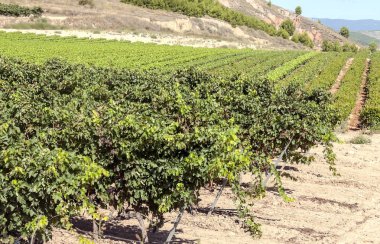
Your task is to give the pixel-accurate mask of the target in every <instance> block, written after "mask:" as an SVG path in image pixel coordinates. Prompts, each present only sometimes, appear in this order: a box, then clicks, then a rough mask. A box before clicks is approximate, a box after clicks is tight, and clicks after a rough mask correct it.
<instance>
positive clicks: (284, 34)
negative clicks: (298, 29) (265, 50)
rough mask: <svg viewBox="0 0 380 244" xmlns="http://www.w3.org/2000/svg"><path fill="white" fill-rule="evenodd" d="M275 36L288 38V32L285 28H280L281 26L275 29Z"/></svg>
mask: <svg viewBox="0 0 380 244" xmlns="http://www.w3.org/2000/svg"><path fill="white" fill-rule="evenodd" d="M277 36H280V37H282V38H284V39H287V40H288V39H289V38H290V35H289V33H288V32H287V31H286V30H285V29H282V28H280V29H279V30H278V31H277Z"/></svg>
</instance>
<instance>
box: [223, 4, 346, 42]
mask: <svg viewBox="0 0 380 244" xmlns="http://www.w3.org/2000/svg"><path fill="white" fill-rule="evenodd" d="M219 2H221V3H222V4H223V5H225V6H227V7H230V8H233V9H236V10H238V11H241V12H243V13H246V14H248V15H253V16H257V17H258V18H260V19H262V20H264V21H265V22H267V23H271V24H273V25H275V26H276V27H278V26H280V24H281V23H282V22H283V21H284V20H285V19H286V18H290V19H292V20H294V22H295V23H296V31H298V32H307V33H308V34H309V36H310V37H311V38H312V40H313V41H314V43H315V44H316V45H317V46H320V45H321V44H322V41H323V40H332V41H339V42H347V39H346V38H344V37H342V36H341V35H339V34H338V33H336V32H334V31H333V30H331V29H330V28H328V27H326V26H324V25H322V24H319V23H318V22H316V21H314V20H311V19H309V18H305V17H303V16H296V14H295V13H293V12H291V11H289V10H286V9H284V8H281V7H279V6H275V5H273V4H272V5H271V6H268V4H267V2H266V1H264V0H239V1H234V0H219Z"/></svg>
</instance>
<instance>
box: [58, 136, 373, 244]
mask: <svg viewBox="0 0 380 244" xmlns="http://www.w3.org/2000/svg"><path fill="white" fill-rule="evenodd" d="M359 133H360V132H347V133H344V134H340V135H339V138H340V140H341V142H340V143H336V144H335V151H336V153H337V167H338V170H339V173H340V174H341V176H338V177H334V176H332V174H331V172H330V171H329V170H328V165H327V164H326V163H324V161H323V157H322V149H321V148H317V149H315V150H313V151H312V153H313V154H314V155H315V157H316V162H315V163H313V164H312V165H310V166H305V165H287V167H285V170H286V172H287V173H290V174H291V175H292V176H293V177H294V178H295V179H296V181H293V180H290V179H285V180H284V182H283V183H284V186H285V189H286V192H287V193H288V194H289V196H291V197H293V198H295V201H294V202H292V203H285V202H284V201H283V200H282V199H281V198H280V197H279V196H278V194H277V192H276V191H275V189H273V188H271V187H270V185H269V188H268V189H269V191H268V193H267V196H266V197H265V198H264V199H262V200H256V201H255V204H254V206H253V208H252V209H253V211H254V213H255V215H256V220H257V222H259V223H260V224H261V225H262V231H263V236H262V238H261V239H253V238H252V237H251V236H250V235H249V234H248V233H246V232H244V230H243V229H241V228H240V225H239V221H238V218H237V217H236V211H235V207H234V204H233V197H232V193H231V191H230V190H229V189H226V190H225V191H224V193H223V195H222V197H221V199H220V201H219V203H218V205H217V207H218V208H217V209H216V211H215V213H214V214H213V215H212V216H210V217H207V216H206V212H205V210H206V207H207V206H208V204H210V203H211V202H212V201H213V199H214V197H215V195H216V191H215V192H210V191H208V190H203V191H202V195H201V199H202V201H201V204H200V208H199V209H198V210H197V211H194V212H193V213H192V214H190V213H185V215H184V217H183V219H182V222H181V223H180V225H179V227H178V231H177V234H176V235H175V240H176V241H178V243H210V244H214V243H215V244H216V243H218V244H223V243H225V244H227V243H228V244H229V243H380V233H379V231H380V190H379V189H378V186H379V184H380V177H379V176H380V134H374V135H371V136H368V137H369V138H370V140H371V143H369V144H360V145H358V144H356V145H354V144H350V143H349V140H350V139H352V138H354V137H356V136H357V135H358V134H359ZM271 184H273V182H271ZM176 214H177V213H171V214H167V215H166V216H165V218H166V219H167V221H168V222H167V223H166V224H165V226H164V227H163V228H162V229H161V230H160V231H159V232H158V233H155V234H153V233H150V234H149V236H150V240H151V242H152V243H163V242H164V240H165V239H166V236H167V234H168V231H169V230H170V228H171V226H172V221H174V219H175V217H176ZM115 224H116V223H109V224H108V225H107V226H106V230H105V232H104V234H105V238H104V239H102V240H99V241H98V242H97V243H131V242H128V241H127V239H128V240H134V241H137V240H138V234H139V229H138V222H137V221H136V220H134V219H130V220H123V221H119V222H118V223H117V224H118V226H116V225H115ZM90 231H91V223H90V222H89V221H86V220H78V221H77V222H76V223H75V229H74V231H72V232H67V231H63V230H57V229H56V230H54V234H53V240H52V241H51V243H57V244H60V243H62V244H63V243H79V241H78V240H79V236H80V235H82V236H86V233H89V232H90Z"/></svg>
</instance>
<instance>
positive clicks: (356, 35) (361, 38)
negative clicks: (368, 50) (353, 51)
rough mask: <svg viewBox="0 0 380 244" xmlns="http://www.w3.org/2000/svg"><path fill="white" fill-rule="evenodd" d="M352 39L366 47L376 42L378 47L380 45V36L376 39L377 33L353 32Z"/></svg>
mask: <svg viewBox="0 0 380 244" xmlns="http://www.w3.org/2000/svg"><path fill="white" fill-rule="evenodd" d="M350 39H351V40H353V41H355V42H358V43H360V44H362V45H365V46H368V45H369V44H370V43H372V42H375V43H377V44H378V45H380V35H379V36H378V37H377V38H376V32H375V31H366V32H359V31H358V32H356V31H352V32H351V33H350Z"/></svg>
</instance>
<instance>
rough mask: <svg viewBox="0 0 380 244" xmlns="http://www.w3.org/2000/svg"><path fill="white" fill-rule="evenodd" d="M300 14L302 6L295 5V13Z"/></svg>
mask: <svg viewBox="0 0 380 244" xmlns="http://www.w3.org/2000/svg"><path fill="white" fill-rule="evenodd" d="M301 14H302V8H301V6H297V7H296V15H301Z"/></svg>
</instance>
